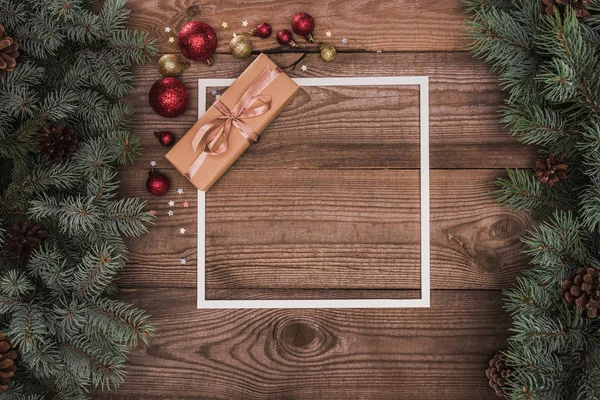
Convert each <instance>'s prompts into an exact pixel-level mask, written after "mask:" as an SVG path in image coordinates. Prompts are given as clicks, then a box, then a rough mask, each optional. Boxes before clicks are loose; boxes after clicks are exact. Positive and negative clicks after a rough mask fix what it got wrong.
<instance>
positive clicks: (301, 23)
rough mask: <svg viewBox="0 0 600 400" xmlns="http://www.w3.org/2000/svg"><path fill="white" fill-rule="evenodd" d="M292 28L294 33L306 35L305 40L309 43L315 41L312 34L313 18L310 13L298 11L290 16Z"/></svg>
mask: <svg viewBox="0 0 600 400" xmlns="http://www.w3.org/2000/svg"><path fill="white" fill-rule="evenodd" d="M292 29H293V30H294V33H295V34H296V35H300V36H304V37H306V40H308V41H309V42H311V43H314V42H315V38H314V36H313V34H312V32H313V30H314V29H315V20H314V19H313V17H311V16H310V14H307V13H303V12H300V13H298V14H296V15H294V18H292Z"/></svg>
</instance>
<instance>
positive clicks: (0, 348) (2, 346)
mask: <svg viewBox="0 0 600 400" xmlns="http://www.w3.org/2000/svg"><path fill="white" fill-rule="evenodd" d="M16 361H17V351H16V350H15V349H13V348H12V346H11V344H10V342H9V341H8V339H7V338H6V336H4V334H3V333H2V332H1V331H0V393H2V392H3V391H4V390H6V389H7V388H8V382H9V381H10V378H12V377H13V376H14V375H15V371H16V370H17V366H16V365H15V362H16Z"/></svg>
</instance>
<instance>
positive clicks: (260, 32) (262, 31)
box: [250, 22, 273, 39]
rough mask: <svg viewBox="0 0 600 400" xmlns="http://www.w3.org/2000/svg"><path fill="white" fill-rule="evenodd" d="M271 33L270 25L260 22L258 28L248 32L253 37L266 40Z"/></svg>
mask: <svg viewBox="0 0 600 400" xmlns="http://www.w3.org/2000/svg"><path fill="white" fill-rule="evenodd" d="M272 32H273V28H271V25H270V24H268V23H266V22H261V23H260V24H258V26H257V27H256V28H254V29H252V30H251V31H250V33H251V34H252V35H254V36H258V37H260V38H263V39H266V38H268V37H269V36H271V33H272Z"/></svg>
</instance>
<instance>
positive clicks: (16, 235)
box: [4, 222, 46, 264]
mask: <svg viewBox="0 0 600 400" xmlns="http://www.w3.org/2000/svg"><path fill="white" fill-rule="evenodd" d="M6 236H7V239H6V243H5V244H4V249H5V250H6V251H8V252H9V253H11V254H12V255H13V256H14V258H15V259H16V260H17V263H19V264H23V263H25V261H27V259H28V258H29V256H30V255H31V253H33V251H34V250H35V249H37V248H38V247H40V243H41V242H42V239H44V238H45V237H46V231H44V230H43V229H42V227H41V226H40V225H38V224H33V223H30V222H25V223H24V224H21V223H17V224H14V225H13V227H12V229H11V231H10V232H8V233H7V235H6Z"/></svg>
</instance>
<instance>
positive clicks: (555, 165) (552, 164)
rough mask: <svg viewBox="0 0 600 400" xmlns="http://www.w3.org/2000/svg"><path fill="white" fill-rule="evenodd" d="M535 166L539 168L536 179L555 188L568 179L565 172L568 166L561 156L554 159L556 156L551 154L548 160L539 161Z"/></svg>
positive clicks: (547, 157)
mask: <svg viewBox="0 0 600 400" xmlns="http://www.w3.org/2000/svg"><path fill="white" fill-rule="evenodd" d="M535 165H536V167H537V168H538V169H537V171H536V172H535V177H536V178H537V179H538V181H540V182H542V183H547V184H548V185H550V186H554V185H555V184H556V183H557V182H558V181H560V180H561V179H563V180H564V179H567V174H566V172H565V171H566V170H567V167H568V166H567V164H566V163H565V162H564V160H563V158H562V157H561V156H556V157H554V154H552V153H550V154H548V156H546V158H540V159H538V160H537V162H536V163H535Z"/></svg>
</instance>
